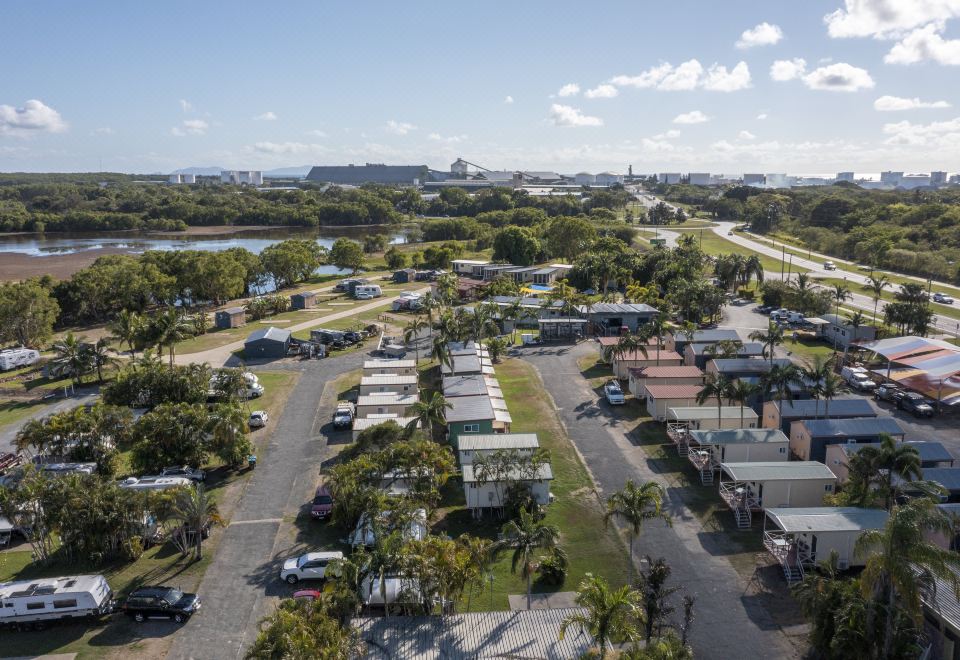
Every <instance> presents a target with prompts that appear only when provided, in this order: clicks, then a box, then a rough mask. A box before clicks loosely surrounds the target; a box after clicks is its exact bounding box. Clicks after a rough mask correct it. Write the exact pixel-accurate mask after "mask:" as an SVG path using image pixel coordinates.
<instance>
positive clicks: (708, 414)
mask: <svg viewBox="0 0 960 660" xmlns="http://www.w3.org/2000/svg"><path fill="white" fill-rule="evenodd" d="M740 415H743V421H744V422H755V421H757V413H755V412H754V411H753V409H752V408H750V407H749V406H744V407H743V408H741V407H740V406H722V407H721V408H720V419H740ZM667 416H668V417H670V419H671V420H675V421H686V420H695V419H716V418H717V407H716V406H710V405H706V406H678V407H675V408H669V409H667Z"/></svg>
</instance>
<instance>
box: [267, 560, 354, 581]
mask: <svg viewBox="0 0 960 660" xmlns="http://www.w3.org/2000/svg"><path fill="white" fill-rule="evenodd" d="M334 559H343V553H342V552H308V553H307V554H305V555H300V556H299V557H293V558H292V559H288V560H287V561H285V562H283V569H282V570H281V571H280V579H281V580H283V581H284V582H286V583H287V584H296V583H297V582H299V581H300V580H322V579H324V577H325V576H326V573H327V564H329V563H330V562H331V561H333V560H334Z"/></svg>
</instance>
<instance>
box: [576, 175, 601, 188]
mask: <svg viewBox="0 0 960 660" xmlns="http://www.w3.org/2000/svg"><path fill="white" fill-rule="evenodd" d="M573 182H574V183H576V184H577V185H578V186H592V185H595V184H596V183H597V177H596V176H595V175H593V174H590V172H577V173H576V174H575V175H574V177H573Z"/></svg>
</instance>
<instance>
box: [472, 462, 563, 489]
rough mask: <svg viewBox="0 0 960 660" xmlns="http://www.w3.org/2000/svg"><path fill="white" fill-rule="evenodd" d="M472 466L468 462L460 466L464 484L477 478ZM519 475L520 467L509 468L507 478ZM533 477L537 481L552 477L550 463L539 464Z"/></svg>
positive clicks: (517, 478)
mask: <svg viewBox="0 0 960 660" xmlns="http://www.w3.org/2000/svg"><path fill="white" fill-rule="evenodd" d="M473 467H474V466H473V465H472V464H470V463H467V464H466V465H463V466H461V467H460V472H461V474H462V475H463V482H464V483H466V484H470V483H473V482H475V481H476V480H477V479H476V476H475V475H474V473H473ZM520 477H521V472H520V469H519V468H514V469H511V470H510V474H509V475H508V477H507V478H508V479H513V480H519V479H520ZM533 478H534V480H538V481H549V480H551V479H553V470H552V469H551V467H550V464H549V463H544V464H543V465H541V466H540V467H539V468H538V469H537V473H536V474H535V475H534V477H533ZM489 481H492V480H489Z"/></svg>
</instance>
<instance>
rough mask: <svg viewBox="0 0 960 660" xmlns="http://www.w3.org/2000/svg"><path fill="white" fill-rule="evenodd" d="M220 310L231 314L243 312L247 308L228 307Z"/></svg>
mask: <svg viewBox="0 0 960 660" xmlns="http://www.w3.org/2000/svg"><path fill="white" fill-rule="evenodd" d="M220 311H221V312H225V313H227V314H230V315H231V316H232V315H234V314H243V313H244V312H246V310H245V309H244V308H243V307H227V308H226V309H221V310H220Z"/></svg>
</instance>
